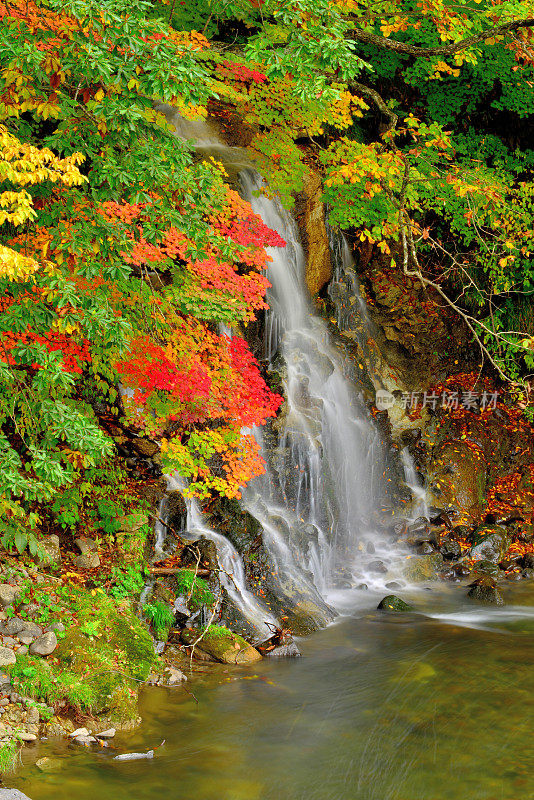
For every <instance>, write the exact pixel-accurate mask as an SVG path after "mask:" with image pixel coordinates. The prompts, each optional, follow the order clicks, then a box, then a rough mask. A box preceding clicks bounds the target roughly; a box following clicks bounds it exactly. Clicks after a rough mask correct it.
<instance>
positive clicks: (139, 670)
mask: <svg viewBox="0 0 534 800" xmlns="http://www.w3.org/2000/svg"><path fill="white" fill-rule="evenodd" d="M111 635H112V641H113V643H114V645H115V647H116V648H117V649H118V650H120V651H122V652H123V653H124V655H125V658H126V661H127V664H128V668H129V674H130V675H131V676H132V677H133V678H136V679H137V680H141V681H146V679H147V678H148V674H149V672H150V669H151V667H152V665H153V663H154V661H155V659H156V654H155V651H154V642H153V641H152V637H151V636H150V633H149V632H148V630H147V628H146V627H145V626H144V625H143V623H142V622H141V621H140V620H139V619H137V617H136V616H134V615H133V614H132V613H130V614H128V615H127V616H126V615H122V614H116V615H115V619H114V620H113V622H112V625H111Z"/></svg>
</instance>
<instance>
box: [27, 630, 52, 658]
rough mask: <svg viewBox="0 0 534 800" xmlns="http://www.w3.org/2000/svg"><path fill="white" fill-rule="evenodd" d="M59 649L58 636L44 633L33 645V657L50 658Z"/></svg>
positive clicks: (31, 650)
mask: <svg viewBox="0 0 534 800" xmlns="http://www.w3.org/2000/svg"><path fill="white" fill-rule="evenodd" d="M56 647H57V638H56V634H55V633H54V632H53V631H49V632H48V633H43V634H42V635H41V636H39V637H38V638H37V639H36V640H35V641H34V642H33V643H32V644H31V645H30V653H31V654H32V656H49V655H50V654H51V653H53V652H54V650H55V649H56Z"/></svg>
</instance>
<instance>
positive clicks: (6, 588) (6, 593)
mask: <svg viewBox="0 0 534 800" xmlns="http://www.w3.org/2000/svg"><path fill="white" fill-rule="evenodd" d="M21 591H22V589H21V587H20V586H11V584H10V583H0V606H3V607H4V608H5V607H6V606H11V605H13V603H14V602H15V600H16V598H17V597H18V596H19V594H20V593H21Z"/></svg>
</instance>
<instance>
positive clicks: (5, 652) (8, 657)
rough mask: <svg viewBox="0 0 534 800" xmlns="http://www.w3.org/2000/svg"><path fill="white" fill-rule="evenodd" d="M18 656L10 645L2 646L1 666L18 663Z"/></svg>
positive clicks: (0, 648)
mask: <svg viewBox="0 0 534 800" xmlns="http://www.w3.org/2000/svg"><path fill="white" fill-rule="evenodd" d="M16 663H17V658H16V656H15V653H14V652H13V650H10V649H9V648H8V647H0V667H7V666H8V665H9V664H16Z"/></svg>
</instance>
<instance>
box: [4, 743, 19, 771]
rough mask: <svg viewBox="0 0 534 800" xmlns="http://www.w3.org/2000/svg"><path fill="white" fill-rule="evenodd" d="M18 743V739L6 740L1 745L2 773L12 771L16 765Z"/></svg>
mask: <svg viewBox="0 0 534 800" xmlns="http://www.w3.org/2000/svg"><path fill="white" fill-rule="evenodd" d="M17 750H18V745H17V742H16V741H11V742H6V744H3V745H2V746H1V747H0V774H2V773H3V772H9V771H11V770H12V769H13V768H14V766H15V761H16V758H17Z"/></svg>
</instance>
